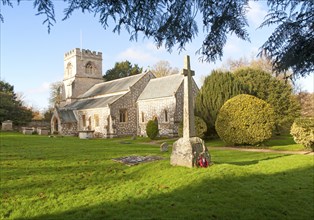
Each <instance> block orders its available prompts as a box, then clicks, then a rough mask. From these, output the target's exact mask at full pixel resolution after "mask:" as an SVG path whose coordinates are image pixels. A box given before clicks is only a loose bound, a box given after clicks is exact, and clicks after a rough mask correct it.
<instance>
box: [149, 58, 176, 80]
mask: <svg viewBox="0 0 314 220" xmlns="http://www.w3.org/2000/svg"><path fill="white" fill-rule="evenodd" d="M151 71H152V72H153V73H154V75H155V76H156V77H163V76H169V75H173V74H178V73H179V69H178V68H172V67H171V66H170V63H169V62H168V61H166V60H160V61H158V62H157V63H156V64H155V65H154V66H153V68H152V69H151Z"/></svg>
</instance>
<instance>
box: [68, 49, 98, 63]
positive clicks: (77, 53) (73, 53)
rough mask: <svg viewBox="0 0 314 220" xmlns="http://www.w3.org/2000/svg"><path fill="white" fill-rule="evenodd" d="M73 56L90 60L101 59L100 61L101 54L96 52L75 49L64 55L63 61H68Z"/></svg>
mask: <svg viewBox="0 0 314 220" xmlns="http://www.w3.org/2000/svg"><path fill="white" fill-rule="evenodd" d="M73 56H78V57H86V58H92V59H101V60H102V52H96V51H92V50H86V49H82V50H81V49H80V48H75V49H73V50H70V51H68V52H66V53H65V54H64V59H69V58H71V57H73Z"/></svg>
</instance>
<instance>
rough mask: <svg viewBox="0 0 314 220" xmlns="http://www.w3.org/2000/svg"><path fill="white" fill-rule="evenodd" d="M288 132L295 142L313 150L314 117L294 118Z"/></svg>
mask: <svg viewBox="0 0 314 220" xmlns="http://www.w3.org/2000/svg"><path fill="white" fill-rule="evenodd" d="M290 133H291V135H292V136H293V139H294V141H295V142H296V143H298V144H302V145H303V146H304V147H305V148H307V149H309V150H312V151H314V118H298V119H296V120H295V121H294V123H293V124H292V126H291V131H290Z"/></svg>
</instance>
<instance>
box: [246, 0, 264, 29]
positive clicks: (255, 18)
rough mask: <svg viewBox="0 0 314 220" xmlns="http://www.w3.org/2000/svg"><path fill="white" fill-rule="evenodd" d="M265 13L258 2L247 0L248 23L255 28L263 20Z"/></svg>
mask: <svg viewBox="0 0 314 220" xmlns="http://www.w3.org/2000/svg"><path fill="white" fill-rule="evenodd" d="M266 14H267V11H266V10H265V9H263V7H262V5H261V4H260V3H258V2H256V1H249V9H248V13H247V17H248V21H249V24H251V25H252V26H254V27H255V28H257V27H258V26H259V25H260V24H261V23H262V21H263V20H264V17H265V16H266Z"/></svg>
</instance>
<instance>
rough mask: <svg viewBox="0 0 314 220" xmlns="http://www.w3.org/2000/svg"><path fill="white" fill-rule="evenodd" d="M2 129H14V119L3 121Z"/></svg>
mask: <svg viewBox="0 0 314 220" xmlns="http://www.w3.org/2000/svg"><path fill="white" fill-rule="evenodd" d="M1 130H2V131H12V130H13V127H12V121H10V120H6V121H4V122H2V127H1Z"/></svg>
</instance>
